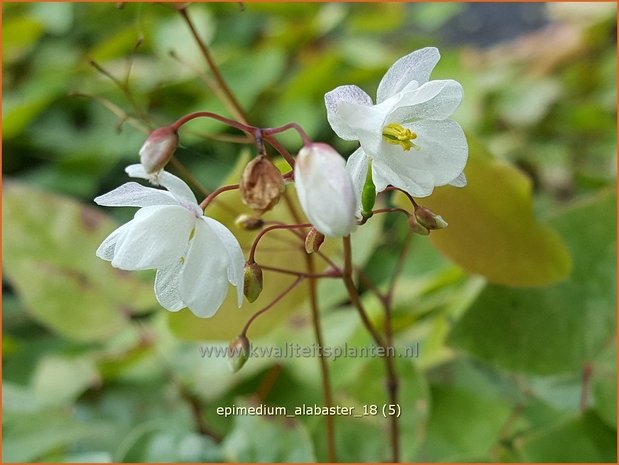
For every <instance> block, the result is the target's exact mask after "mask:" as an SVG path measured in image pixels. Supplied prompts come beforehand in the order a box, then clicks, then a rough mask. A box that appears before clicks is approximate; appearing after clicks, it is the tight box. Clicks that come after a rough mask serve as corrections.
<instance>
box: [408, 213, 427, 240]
mask: <svg viewBox="0 0 619 465" xmlns="http://www.w3.org/2000/svg"><path fill="white" fill-rule="evenodd" d="M408 226H409V227H410V228H411V230H412V231H413V232H414V233H415V234H419V235H421V236H427V235H429V234H430V230H429V229H428V228H426V227H425V226H424V225H422V224H421V223H419V222H418V221H417V219H416V218H415V215H409V216H408Z"/></svg>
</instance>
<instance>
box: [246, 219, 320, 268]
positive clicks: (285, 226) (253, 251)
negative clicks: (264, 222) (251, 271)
mask: <svg viewBox="0 0 619 465" xmlns="http://www.w3.org/2000/svg"><path fill="white" fill-rule="evenodd" d="M311 227H312V225H311V224H308V223H306V224H274V225H273V226H269V227H268V228H264V229H263V230H262V231H260V232H259V233H258V235H257V236H256V238H255V239H254V243H253V244H252V245H251V249H250V250H249V256H248V257H247V263H250V264H251V263H255V260H254V255H255V254H256V247H258V243H259V242H260V239H262V238H263V237H264V235H265V234H267V233H268V232H270V231H274V230H276V229H299V228H311Z"/></svg>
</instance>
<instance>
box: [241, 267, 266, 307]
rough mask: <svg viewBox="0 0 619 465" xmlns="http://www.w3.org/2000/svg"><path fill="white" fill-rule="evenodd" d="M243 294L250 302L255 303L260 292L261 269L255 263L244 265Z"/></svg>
mask: <svg viewBox="0 0 619 465" xmlns="http://www.w3.org/2000/svg"><path fill="white" fill-rule="evenodd" d="M243 278H244V280H243V281H244V285H243V293H244V294H245V297H246V298H247V300H249V301H250V302H255V301H256V299H257V298H258V296H260V293H261V292H262V268H260V267H259V266H258V264H257V263H256V262H254V263H246V264H245V271H244V276H243Z"/></svg>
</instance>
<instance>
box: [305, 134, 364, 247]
mask: <svg viewBox="0 0 619 465" xmlns="http://www.w3.org/2000/svg"><path fill="white" fill-rule="evenodd" d="M294 179H295V185H296V189H297V195H298V197H299V202H300V203H301V207H302V208H303V211H304V212H305V214H306V215H307V217H308V219H309V220H310V222H311V223H312V225H313V226H314V227H315V228H316V229H317V230H318V231H319V232H321V233H322V234H324V235H325V236H330V237H343V236H347V235H349V234H350V233H351V231H352V230H353V229H354V228H355V227H356V224H357V222H356V218H355V212H356V211H357V209H358V199H357V196H356V195H355V191H354V187H353V184H352V179H351V177H350V174H349V173H348V171H347V170H346V162H345V161H344V158H343V157H342V156H341V155H340V154H339V153H337V152H336V151H335V149H334V148H333V147H331V146H329V145H327V144H321V143H314V144H308V145H305V146H304V147H303V148H302V149H301V151H300V152H299V155H298V156H297V158H296V165H295V169H294Z"/></svg>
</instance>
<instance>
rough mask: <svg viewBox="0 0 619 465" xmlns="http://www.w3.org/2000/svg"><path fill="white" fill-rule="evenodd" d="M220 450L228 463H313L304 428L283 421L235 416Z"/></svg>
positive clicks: (312, 455) (291, 421) (285, 420)
mask: <svg viewBox="0 0 619 465" xmlns="http://www.w3.org/2000/svg"><path fill="white" fill-rule="evenodd" d="M236 405H237V406H239V405H241V406H244V405H245V406H250V405H251V404H241V403H237V404H236ZM222 448H223V450H224V452H225V454H226V455H227V457H228V461H231V462H315V461H316V456H315V454H314V447H313V445H312V443H311V440H310V436H309V433H308V432H307V430H306V429H305V427H304V426H303V425H302V424H301V423H299V422H297V421H293V420H291V419H287V418H279V417H265V416H260V415H237V416H235V417H234V427H233V429H232V431H231V432H230V434H229V435H228V436H226V439H225V440H224V442H223V444H222Z"/></svg>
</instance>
